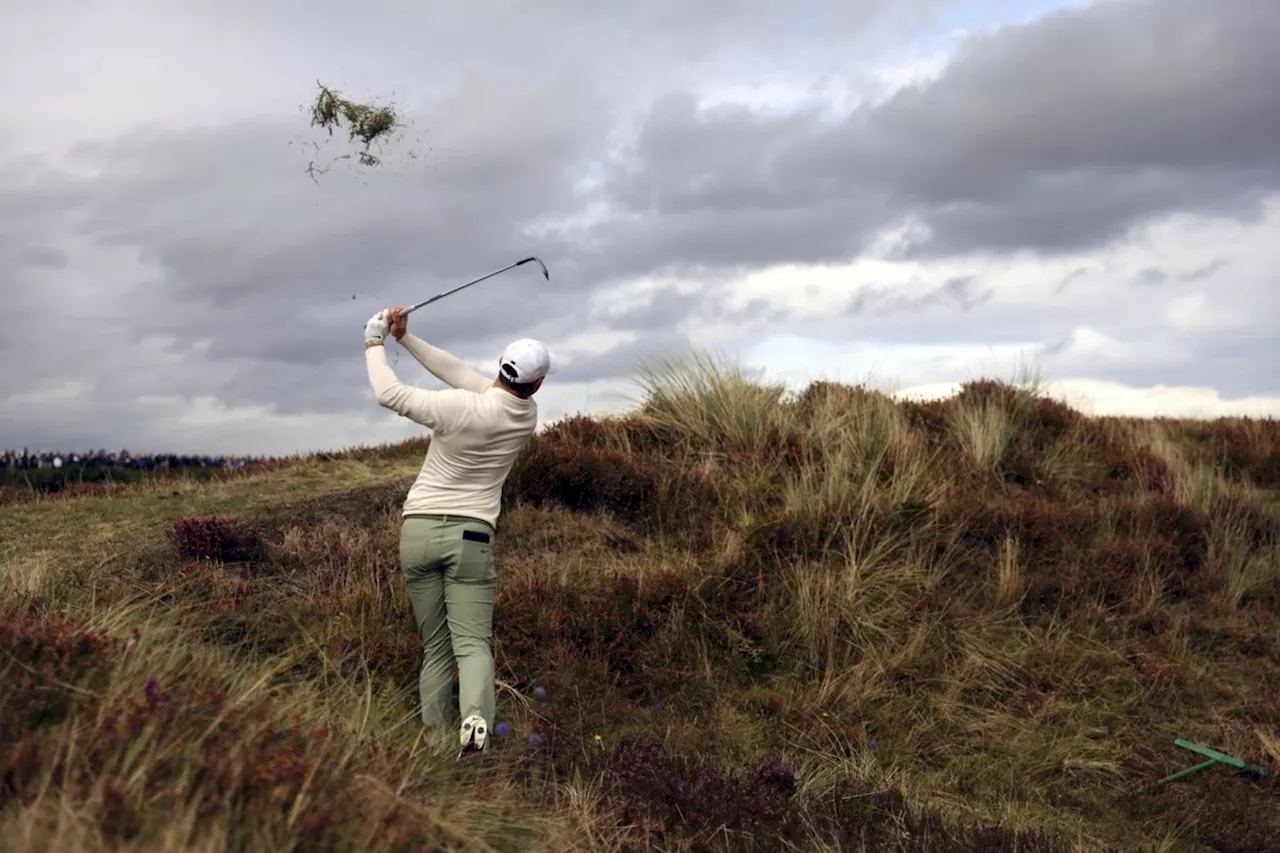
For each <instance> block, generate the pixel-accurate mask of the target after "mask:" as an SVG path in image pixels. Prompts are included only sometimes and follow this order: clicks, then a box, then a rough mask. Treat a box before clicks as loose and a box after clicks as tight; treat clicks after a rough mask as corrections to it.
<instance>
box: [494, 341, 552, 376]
mask: <svg viewBox="0 0 1280 853" xmlns="http://www.w3.org/2000/svg"><path fill="white" fill-rule="evenodd" d="M498 369H499V370H501V371H502V375H503V376H506V377H507V378H508V379H510V380H511V381H512V382H518V383H520V384H525V383H528V382H536V381H537V380H539V379H541V378H542V377H544V376H546V375H547V374H548V373H555V370H553V369H552V367H551V353H549V352H547V348H546V347H545V346H544V345H543V344H542V342H541V341H535V340H533V339H532V338H521V339H520V340H518V341H512V342H511V343H509V344H507V348H506V349H504V350H503V351H502V357H501V358H500V359H498Z"/></svg>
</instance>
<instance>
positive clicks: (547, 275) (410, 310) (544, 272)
mask: <svg viewBox="0 0 1280 853" xmlns="http://www.w3.org/2000/svg"><path fill="white" fill-rule="evenodd" d="M530 261H537V263H538V266H539V267H541V268H542V275H543V276H544V277H545V278H547V279H548V280H550V278H551V274H550V273H548V272H547V266H546V264H544V263H543V262H542V261H540V260H538V259H537V258H525V259H524V260H521V261H516V262H515V263H514V264H507V265H506V266H505V267H503V268H502V269H500V270H494V271H493V272H491V273H488V274H486V275H482V276H480V277H479V278H474V279H472V280H471V281H469V282H467V283H466V284H460V285H458V286H457V287H455V288H453V290H446V291H445V292H444V293H437V294H436V295H435V296H433V297H431V298H430V299H426V300H423V301H422V302H419V303H418V304H417V305H411V306H410V307H408V308H406V309H404V311H402V312H400V316H402V317H403V316H405V315H407V314H412V313H413V312H414V311H417V310H418V309H419V308H421V307H423V306H424V305H430V304H431V303H432V302H436V301H438V300H440V299H444V298H445V297H446V296H450V295H452V294H454V293H457V292H458V291H459V290H462V289H463V288H467V287H470V286H471V285H473V284H479V283H480V282H482V281H484V280H485V279H487V278H493V277H494V276H495V275H498V274H499V273H504V272H506V271H507V270H509V269H513V268H515V267H518V266H520V265H521V264H527V263H529V262H530Z"/></svg>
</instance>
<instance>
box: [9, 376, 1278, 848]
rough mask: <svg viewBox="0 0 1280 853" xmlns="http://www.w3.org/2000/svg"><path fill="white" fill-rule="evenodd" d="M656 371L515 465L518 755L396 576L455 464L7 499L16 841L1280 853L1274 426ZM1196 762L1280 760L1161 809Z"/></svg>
mask: <svg viewBox="0 0 1280 853" xmlns="http://www.w3.org/2000/svg"><path fill="white" fill-rule="evenodd" d="M642 381H643V383H644V385H643V390H644V397H643V402H642V404H641V405H640V406H639V407H638V408H637V409H636V410H635V411H633V412H631V413H628V414H626V415H623V416H616V417H611V418H586V417H578V418H570V419H567V420H565V421H563V422H560V423H558V424H556V425H554V426H552V427H551V428H550V429H548V430H547V431H546V432H545V433H543V434H541V435H539V436H537V437H536V438H535V440H534V442H533V443H532V445H531V446H530V447H529V449H528V450H527V451H526V453H525V454H524V455H523V457H522V458H521V460H520V461H519V463H518V464H517V467H516V469H515V470H514V471H513V473H512V476H511V478H510V480H509V482H508V484H507V489H506V491H505V493H504V503H505V514H504V517H503V520H502V522H501V529H500V538H499V544H498V547H497V550H496V554H497V560H498V577H499V581H498V583H499V587H498V596H499V600H498V613H497V615H496V625H497V637H496V641H495V652H496V655H497V663H498V671H499V678H500V680H501V684H500V688H499V696H498V701H499V716H500V718H501V720H502V721H504V722H506V723H508V724H509V726H510V730H509V732H508V733H507V734H506V735H504V736H502V737H500V738H499V739H498V742H497V747H496V749H494V750H493V751H492V753H491V754H487V755H484V756H478V757H476V758H475V759H472V760H469V761H467V762H464V763H460V764H459V763H455V762H454V761H453V751H452V750H450V749H447V748H442V747H439V746H436V745H433V744H429V743H423V742H422V741H421V740H420V739H419V738H418V729H417V725H416V716H415V708H414V704H413V703H414V701H415V699H416V689H415V685H416V681H415V679H416V665H417V661H418V649H417V645H416V640H415V636H414V633H413V627H412V620H411V617H410V611H409V605H408V600H407V597H406V596H405V594H404V591H403V589H402V587H401V583H400V579H399V575H398V566H397V547H396V541H397V533H398V508H399V503H400V501H401V499H402V498H403V495H404V492H405V489H406V488H407V486H408V483H409V482H410V481H411V479H412V476H413V474H414V472H415V471H416V469H417V466H418V465H419V463H420V460H421V454H422V452H423V450H424V449H425V441H416V442H409V443H406V444H403V445H394V446H385V447H369V448H353V449H349V450H345V451H341V452H335V453H330V454H322V455H317V456H315V457H310V458H303V459H291V460H282V461H280V462H277V463H273V464H272V465H270V466H264V467H262V468H261V469H260V470H259V469H254V470H249V471H245V472H241V473H238V474H237V475H236V476H234V477H215V478H186V477H165V476H160V475H156V476H151V477H147V478H142V479H141V480H140V481H139V482H136V483H118V484H115V485H112V486H111V487H110V489H109V490H106V489H82V490H80V491H79V492H77V491H76V490H63V491H59V492H58V495H57V496H56V497H50V496H48V495H47V494H42V493H37V492H36V491H35V490H31V491H29V492H26V493H21V494H19V492H20V491H21V490H20V489H19V490H15V491H13V492H11V493H10V495H9V497H8V500H7V503H5V504H4V505H3V506H0V566H3V572H4V574H3V579H2V581H0V582H2V583H3V587H2V589H3V606H2V607H0V651H3V652H4V654H3V656H0V679H3V683H4V684H5V690H4V692H3V695H2V696H0V832H3V837H4V838H6V839H7V841H8V842H9V843H8V844H7V846H6V849H13V850H16V851H20V850H36V849H40V850H44V849H51V848H53V849H60V850H97V849H120V850H175V849H181V850H188V849H190V850H205V849H209V850H213V849H217V850H228V849H232V850H299V851H301V850H347V849H350V850H357V849H359V850H386V851H401V850H404V851H421V850H451V849H458V850H464V849H465V850H471V849H494V850H570V849H573V850H600V851H616V850H648V849H661V850H690V851H692V850H771V851H773V850H777V851H781V850H806V851H809V850H813V851H822V850H869V851H872V850H884V851H934V850H937V851H970V850H973V851H1045V853H1048V852H1049V851H1077V850H1079V851H1084V850H1090V851H1093V850H1097V851H1102V850H1126V851H1128V850H1160V851H1199V850H1218V851H1249V850H1257V851H1263V850H1274V849H1280V808H1277V805H1278V801H1277V797H1276V793H1277V782H1276V781H1275V776H1274V771H1275V769H1276V768H1277V765H1278V764H1280V621H1278V620H1277V612H1278V610H1280V503H1278V502H1277V498H1278V496H1280V424H1277V423H1276V422H1275V421H1266V420H1247V419H1230V420H1228V419H1222V420H1216V421H1194V422H1193V421H1172V420H1165V421H1157V420H1151V421H1139V420H1130V419H1115V418H1092V417H1087V416H1085V415H1083V414H1081V413H1079V412H1077V411H1074V410H1072V409H1070V408H1068V407H1067V406H1065V405H1062V404H1060V403H1058V402H1055V401H1053V400H1050V399H1047V398H1046V397H1044V396H1042V395H1040V394H1038V393H1037V392H1036V389H1035V388H1034V387H1029V386H1027V385H1025V384H1022V383H1004V382H995V381H983V382H975V383H971V384H970V385H968V386H966V387H965V388H964V389H963V391H962V392H961V393H960V394H959V395H958V396H956V397H955V398H953V399H948V400H944V401H935V402H924V403H909V402H898V401H895V400H894V399H892V398H890V397H888V396H886V395H884V394H882V393H880V392H877V391H875V390H872V389H868V388H864V387H848V386H842V385H835V384H829V383H816V384H813V385H811V386H809V387H808V388H807V389H805V390H804V391H803V392H802V393H800V394H798V395H789V394H787V393H785V391H784V390H783V389H782V388H780V387H772V386H769V385H767V384H762V383H760V382H757V381H754V380H752V379H751V378H750V377H747V376H745V375H743V374H742V373H740V372H739V371H738V370H736V369H735V368H733V367H732V366H730V365H723V364H717V363H713V362H695V363H692V364H679V365H677V364H672V365H668V366H665V367H663V368H660V369H657V370H655V371H653V372H651V373H650V374H648V375H646V376H645V377H644V378H643V380H642ZM46 491H48V490H46ZM1178 737H1185V738H1188V739H1191V740H1194V741H1197V742H1200V743H1203V744H1206V745H1210V746H1213V747H1215V748H1217V749H1220V750H1222V751H1224V752H1227V753H1229V754H1231V755H1235V756H1238V757H1240V758H1243V759H1244V760H1246V761H1249V762H1251V763H1254V764H1260V765H1263V766H1265V767H1268V768H1271V769H1272V771H1273V775H1271V776H1270V777H1268V778H1265V779H1254V778H1249V777H1245V776H1241V775H1238V774H1235V773H1233V772H1231V771H1230V770H1229V769H1227V768H1214V769H1213V770H1210V771H1207V772H1205V773H1204V774H1202V775H1196V776H1191V777H1189V778H1187V779H1184V780H1181V781H1178V782H1174V783H1170V784H1169V785H1165V786H1159V787H1157V788H1154V789H1149V790H1142V787H1143V786H1144V785H1146V784H1147V783H1150V782H1152V781H1155V780H1157V779H1159V778H1160V777H1161V776H1163V775H1165V774H1167V773H1169V772H1172V771H1174V770H1177V769H1181V768H1182V767H1185V766H1187V765H1189V764H1192V763H1195V760H1196V759H1194V758H1193V757H1192V756H1190V755H1189V754H1188V753H1186V752H1184V751H1182V750H1178V749H1176V748H1175V747H1174V740H1175V738H1178Z"/></svg>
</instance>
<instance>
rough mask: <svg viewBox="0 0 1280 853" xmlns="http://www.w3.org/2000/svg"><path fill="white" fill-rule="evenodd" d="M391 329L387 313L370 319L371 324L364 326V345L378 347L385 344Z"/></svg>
mask: <svg viewBox="0 0 1280 853" xmlns="http://www.w3.org/2000/svg"><path fill="white" fill-rule="evenodd" d="M390 329H391V326H390V324H389V323H388V322H387V312H386V311H379V312H378V313H377V314H374V315H373V316H372V317H370V318H369V322H367V323H365V324H364V345H365V346H366V347H369V346H376V345H377V344H381V343H383V342H384V341H385V340H386V339H387V332H389V331H390Z"/></svg>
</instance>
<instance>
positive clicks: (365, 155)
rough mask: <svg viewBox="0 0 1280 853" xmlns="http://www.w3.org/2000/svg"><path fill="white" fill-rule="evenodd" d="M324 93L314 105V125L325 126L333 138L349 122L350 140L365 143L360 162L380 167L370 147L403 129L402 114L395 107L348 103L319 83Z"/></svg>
mask: <svg viewBox="0 0 1280 853" xmlns="http://www.w3.org/2000/svg"><path fill="white" fill-rule="evenodd" d="M316 86H318V87H319V89H320V92H319V94H318V95H316V100H315V103H314V104H312V106H311V124H312V126H313V127H321V128H324V129H325V130H327V131H329V135H330V136H332V135H333V130H334V128H336V127H341V126H342V124H343V123H344V122H345V123H346V126H347V134H348V137H347V138H348V139H350V140H351V141H353V142H354V141H355V140H356V139H359V140H360V141H361V142H362V143H364V147H363V149H362V150H361V151H360V155H359V156H360V163H361V165H364V166H376V165H378V164H379V163H380V162H382V161H381V159H380V158H378V157H377V156H375V155H374V154H372V153H370V151H369V148H370V147H371V146H372V145H373V144H374V143H375V142H377V141H378V140H380V139H383V138H385V137H386V136H387V135H388V134H390V133H391V132H392V131H394V130H396V129H397V128H400V127H403V126H404V125H403V123H402V122H401V120H400V116H399V114H398V113H397V112H396V111H395V109H394V108H392V107H389V106H386V107H375V106H371V105H369V104H359V103H356V102H355V101H350V100H347V99H346V98H343V97H341V95H340V94H339V93H338V92H336V91H334V90H333V89H330V88H329V87H327V86H325V85H323V84H321V83H319V82H317V83H316Z"/></svg>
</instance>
